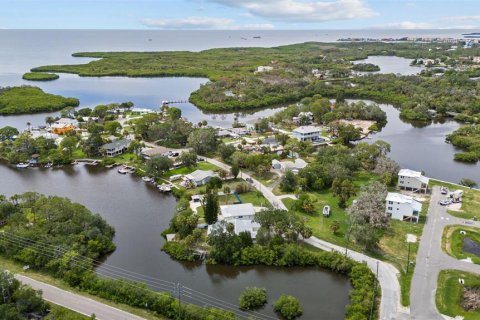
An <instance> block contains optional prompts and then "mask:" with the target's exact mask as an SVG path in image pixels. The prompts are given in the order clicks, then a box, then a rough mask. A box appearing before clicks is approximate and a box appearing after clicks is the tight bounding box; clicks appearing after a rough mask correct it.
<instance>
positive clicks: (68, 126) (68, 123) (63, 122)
mask: <svg viewBox="0 0 480 320" xmlns="http://www.w3.org/2000/svg"><path fill="white" fill-rule="evenodd" d="M77 127H78V121H77V120H75V119H70V118H61V119H58V120H57V121H55V122H54V123H53V124H52V126H51V131H52V132H53V133H55V134H66V133H68V132H70V131H72V130H75V128H77Z"/></svg>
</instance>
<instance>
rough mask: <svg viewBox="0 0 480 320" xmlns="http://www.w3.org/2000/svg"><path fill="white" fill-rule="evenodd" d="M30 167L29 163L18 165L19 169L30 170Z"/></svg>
mask: <svg viewBox="0 0 480 320" xmlns="http://www.w3.org/2000/svg"><path fill="white" fill-rule="evenodd" d="M28 166H30V165H29V164H28V163H23V162H20V163H17V168H22V169H24V168H28Z"/></svg>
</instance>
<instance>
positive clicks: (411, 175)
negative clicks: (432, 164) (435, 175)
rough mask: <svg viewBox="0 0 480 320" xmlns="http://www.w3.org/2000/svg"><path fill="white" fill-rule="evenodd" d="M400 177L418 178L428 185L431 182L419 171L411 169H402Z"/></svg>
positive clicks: (399, 173)
mask: <svg viewBox="0 0 480 320" xmlns="http://www.w3.org/2000/svg"><path fill="white" fill-rule="evenodd" d="M398 175H399V176H404V177H409V178H417V179H418V180H420V181H422V182H423V183H428V182H429V181H430V179H429V178H427V177H425V176H424V175H422V173H421V172H419V171H413V170H410V169H401V170H400V171H399V172H398Z"/></svg>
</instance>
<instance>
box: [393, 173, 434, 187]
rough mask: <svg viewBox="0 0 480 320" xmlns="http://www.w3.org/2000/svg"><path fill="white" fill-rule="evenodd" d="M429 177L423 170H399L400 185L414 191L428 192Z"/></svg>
mask: <svg viewBox="0 0 480 320" xmlns="http://www.w3.org/2000/svg"><path fill="white" fill-rule="evenodd" d="M429 181H430V179H429V178H427V177H425V176H424V175H422V173H421V172H418V171H413V170H410V169H401V170H400V171H399V172H398V187H399V188H400V189H404V190H410V191H413V192H425V193H426V192H428V182H429Z"/></svg>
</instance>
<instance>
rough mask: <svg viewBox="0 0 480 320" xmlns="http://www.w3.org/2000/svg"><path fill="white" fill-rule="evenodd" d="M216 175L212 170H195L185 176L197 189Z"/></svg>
mask: <svg viewBox="0 0 480 320" xmlns="http://www.w3.org/2000/svg"><path fill="white" fill-rule="evenodd" d="M215 176H216V174H215V172H213V171H212V170H195V171H193V172H192V173H190V174H187V175H185V179H186V180H188V181H190V182H191V183H193V184H194V185H195V186H196V187H198V186H203V185H204V184H206V183H207V182H208V181H209V180H210V179H211V178H212V177H215Z"/></svg>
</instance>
